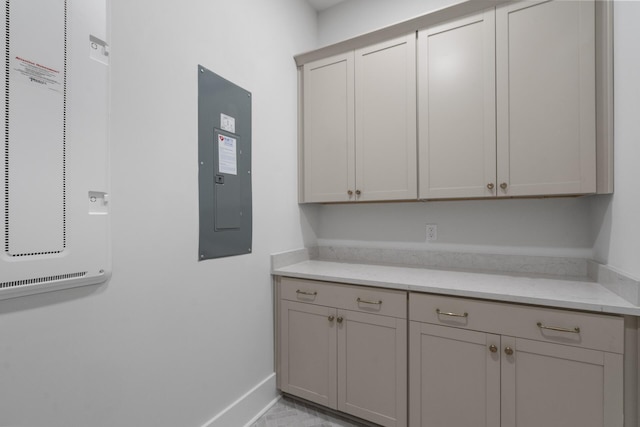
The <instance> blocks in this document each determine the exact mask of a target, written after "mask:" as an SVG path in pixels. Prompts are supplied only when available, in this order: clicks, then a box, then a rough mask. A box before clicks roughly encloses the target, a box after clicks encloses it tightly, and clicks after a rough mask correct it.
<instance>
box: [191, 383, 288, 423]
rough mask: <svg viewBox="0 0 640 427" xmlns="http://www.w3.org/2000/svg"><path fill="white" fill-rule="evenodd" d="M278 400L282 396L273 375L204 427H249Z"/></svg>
mask: <svg viewBox="0 0 640 427" xmlns="http://www.w3.org/2000/svg"><path fill="white" fill-rule="evenodd" d="M278 399H280V395H279V393H278V390H277V389H276V374H275V373H273V374H271V375H269V376H268V377H267V378H265V379H264V380H262V381H261V382H260V383H259V384H258V385H256V386H255V387H253V388H252V389H251V390H249V391H248V392H246V393H245V394H244V395H243V396H241V397H240V398H239V399H238V400H236V401H235V402H233V403H232V404H231V405H229V406H227V407H226V408H225V409H224V410H222V412H220V413H219V414H218V415H216V416H215V417H213V418H212V419H211V420H209V421H207V422H206V423H205V424H204V425H203V426H202V427H230V426H245V427H248V426H250V425H251V424H253V423H254V422H255V421H256V420H257V419H258V418H260V416H262V415H263V414H264V413H265V412H266V411H267V410H268V409H269V408H271V406H273V405H274V404H275V403H276V402H277V401H278Z"/></svg>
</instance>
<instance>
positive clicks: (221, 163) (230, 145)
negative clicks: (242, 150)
mask: <svg viewBox="0 0 640 427" xmlns="http://www.w3.org/2000/svg"><path fill="white" fill-rule="evenodd" d="M236 145H237V144H236V139H235V138H231V137H229V136H225V135H218V172H220V173H226V174H229V175H237V174H238V155H237V149H236V148H237V147H236Z"/></svg>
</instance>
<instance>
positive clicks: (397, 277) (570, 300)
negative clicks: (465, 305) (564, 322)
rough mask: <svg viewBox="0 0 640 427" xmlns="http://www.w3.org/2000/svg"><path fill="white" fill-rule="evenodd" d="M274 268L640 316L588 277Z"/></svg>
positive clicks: (319, 265)
mask: <svg viewBox="0 0 640 427" xmlns="http://www.w3.org/2000/svg"><path fill="white" fill-rule="evenodd" d="M272 274H274V275H276V276H285V277H297V278H301V279H311V280H321V281H329V282H339V283H348V284H353V285H364V286H373V287H380V288H387V289H400V290H405V291H413V292H427V293H433V294H441V295H450V296H461V297H470V298H480V299H488V300H494V301H505V302H513V303H522V304H533V305H541V306H547V307H558V308H566V309H576V310H586V311H595V312H602V313H611V314H626V315H632V316H640V307H638V306H636V305H634V304H632V303H630V302H628V301H627V300H625V299H623V298H622V297H620V296H618V295H617V294H615V293H613V292H611V291H610V290H608V289H607V288H605V287H604V286H602V285H600V284H598V283H595V282H588V281H578V280H562V279H551V278H544V277H534V276H525V275H521V274H508V273H504V274H491V273H479V272H466V271H450V270H438V269H427V268H416V267H397V266H385V265H370V264H357V263H345V262H330V261H317V260H310V261H302V262H298V263H295V264H291V265H288V266H283V267H276V268H274V269H273V270H272Z"/></svg>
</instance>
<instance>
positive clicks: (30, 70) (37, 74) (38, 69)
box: [10, 56, 64, 92]
mask: <svg viewBox="0 0 640 427" xmlns="http://www.w3.org/2000/svg"><path fill="white" fill-rule="evenodd" d="M10 75H11V80H12V81H15V82H22V83H27V84H30V85H33V86H35V87H39V88H42V89H49V90H55V91H56V92H62V83H63V82H64V73H63V70H56V69H54V68H51V67H47V66H46V65H43V64H40V63H39V62H38V61H35V60H31V59H26V58H23V57H21V56H13V57H12V58H11V72H10Z"/></svg>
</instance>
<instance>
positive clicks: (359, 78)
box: [355, 33, 418, 201]
mask: <svg viewBox="0 0 640 427" xmlns="http://www.w3.org/2000/svg"><path fill="white" fill-rule="evenodd" d="M415 39H416V37H415V34H414V33H412V34H410V35H408V36H406V37H401V38H398V39H394V40H390V41H387V42H384V43H380V44H377V45H374V46H369V47H367V48H364V49H359V50H356V52H355V55H356V63H355V69H356V71H355V87H356V110H355V115H356V195H357V200H361V201H370V200H406V199H416V198H417V195H418V194H417V186H418V185H417V164H416V163H417V159H416V151H417V147H416V66H415V64H416V50H415Z"/></svg>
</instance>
